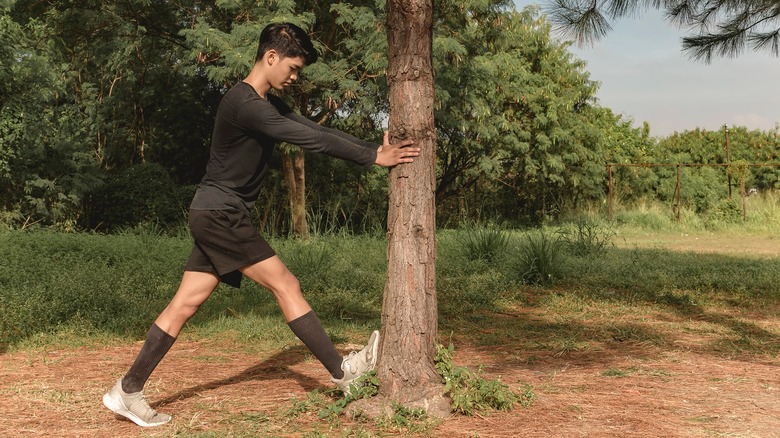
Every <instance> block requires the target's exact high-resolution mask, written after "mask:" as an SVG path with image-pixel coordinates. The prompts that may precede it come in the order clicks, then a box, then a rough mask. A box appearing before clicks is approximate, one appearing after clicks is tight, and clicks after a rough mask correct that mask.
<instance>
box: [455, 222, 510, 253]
mask: <svg viewBox="0 0 780 438" xmlns="http://www.w3.org/2000/svg"><path fill="white" fill-rule="evenodd" d="M460 243H461V245H462V246H463V251H464V253H465V254H466V257H467V258H468V259H469V260H471V261H476V260H481V261H484V262H486V263H492V262H494V261H496V260H497V259H498V258H500V257H501V256H503V255H504V252H505V251H506V249H507V247H508V246H509V233H508V232H507V231H506V230H502V229H500V228H498V227H497V226H495V225H487V226H479V225H476V224H472V225H467V226H466V227H464V229H463V232H462V233H460Z"/></svg>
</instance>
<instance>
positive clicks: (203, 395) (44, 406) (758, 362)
mask: <svg viewBox="0 0 780 438" xmlns="http://www.w3.org/2000/svg"><path fill="white" fill-rule="evenodd" d="M768 313H770V315H766V314H764V315H742V317H743V318H746V317H747V318H750V320H751V323H753V324H755V325H756V326H760V327H761V328H762V329H763V330H765V331H766V332H767V333H770V332H771V333H774V335H773V336H770V337H767V338H765V339H769V340H768V341H766V342H778V341H777V340H778V339H780V335H779V334H778V333H780V318H778V317H777V315H776V314H771V313H772V312H768ZM753 316H754V318H753ZM496 317H497V318H529V317H530V318H535V317H542V315H533V314H530V313H528V310H527V309H526V310H525V311H524V310H522V309H518V311H517V313H516V314H511V313H509V314H502V315H497V316H496ZM582 322H583V324H586V323H587V321H582ZM641 322H642V324H647V325H648V326H652V327H655V328H658V327H662V328H663V329H664V330H665V331H667V332H668V331H671V334H670V335H669V336H667V338H666V339H667V340H666V342H664V343H662V346H659V345H651V344H643V343H640V342H620V341H619V340H615V342H613V343H605V344H600V345H598V346H596V347H594V348H588V349H587V350H586V351H572V352H565V353H561V352H554V351H549V350H543V351H536V352H529V351H527V350H526V349H524V348H520V347H519V346H518V345H513V344H512V343H511V341H510V340H509V338H508V341H507V344H505V345H495V346H491V347H489V348H481V347H477V346H474V345H469V344H468V343H467V342H466V341H464V340H457V339H456V340H455V345H456V346H457V351H456V357H455V362H456V363H457V364H458V365H466V366H469V367H474V368H477V367H478V366H480V365H481V366H482V367H483V373H484V375H485V376H486V377H490V378H493V377H500V378H501V380H502V381H503V382H505V383H507V384H509V385H510V386H512V387H514V388H516V389H518V390H522V389H523V388H524V386H525V385H526V384H529V385H531V386H532V387H533V390H534V393H535V394H536V399H535V400H534V402H533V404H532V405H531V406H530V407H528V408H521V407H517V408H516V409H514V410H512V411H510V412H495V413H490V414H484V415H481V416H480V415H477V416H472V417H465V416H454V417H452V418H449V419H447V420H445V421H443V422H441V423H440V424H439V425H438V426H436V427H435V429H433V431H432V433H431V434H432V435H434V436H441V437H476V436H479V437H581V436H582V437H586V436H587V437H721V436H728V437H732V436H733V437H780V359H779V358H777V357H772V356H771V355H766V354H755V355H740V356H724V353H722V352H720V353H719V352H717V351H715V350H714V349H711V348H702V346H703V345H712V344H711V342H712V341H713V339H712V338H710V336H712V337H714V336H715V335H714V334H713V335H708V334H707V333H691V332H684V331H681V330H679V331H677V332H675V331H674V328H675V327H678V326H679V325H677V324H679V323H680V321H670V320H668V318H666V317H664V316H663V315H659V317H658V318H652V317H648V316H647V315H644V316H643V317H642V319H641ZM140 345H141V344H140V343H135V344H133V345H125V346H108V347H102V348H74V349H68V350H52V351H34V352H30V351H22V352H12V353H6V354H2V355H0V436H3V437H6V436H8V437H21V436H47V437H98V436H115V437H132V436H139V435H140V436H172V435H178V436H187V435H191V434H195V433H208V432H209V431H214V432H215V433H214V435H209V436H230V435H235V434H238V433H239V432H240V434H241V435H242V436H252V434H251V433H250V434H249V435H248V434H247V432H246V431H247V422H255V423H256V425H257V426H256V431H257V432H256V435H257V436H298V435H302V434H303V433H302V432H291V431H302V430H303V431H306V430H309V431H312V430H317V431H319V433H322V434H323V435H326V436H342V434H343V433H344V431H345V430H348V429H350V428H351V430H353V431H354V430H371V431H373V433H374V435H373V436H377V435H384V436H401V435H405V434H404V433H395V434H394V433H392V431H390V432H388V431H386V430H385V431H379V430H378V429H376V428H373V426H368V425H360V424H358V423H354V422H351V421H349V420H346V419H342V420H340V422H339V423H337V424H336V425H335V426H334V423H328V422H325V421H320V420H318V419H317V418H316V414H306V415H302V416H298V417H293V416H287V415H284V414H283V412H285V411H286V410H287V409H289V408H290V407H291V406H292V402H291V399H293V398H294V399H297V400H305V399H306V397H307V394H308V393H309V392H310V391H312V390H314V389H318V388H319V389H322V390H324V389H327V388H328V387H329V385H328V383H327V381H328V376H327V373H326V372H325V370H324V369H323V368H322V367H321V366H319V365H318V364H317V363H316V362H314V361H313V360H312V359H311V358H310V357H308V356H307V355H306V354H305V352H304V350H303V349H302V348H301V347H292V348H288V349H285V350H284V351H276V352H268V353H258V354H255V355H249V354H247V353H245V349H243V348H241V346H239V345H236V346H231V345H229V344H226V343H225V342H219V343H217V342H215V341H193V340H187V339H182V340H180V341H179V342H177V344H176V345H175V346H174V348H173V349H172V350H171V352H170V353H169V354H168V356H167V357H166V359H165V360H164V361H163V362H162V363H161V365H160V366H159V367H158V369H157V370H156V371H155V373H154V375H153V376H152V379H151V380H150V381H149V384H148V386H147V389H146V395H147V398H148V399H149V400H150V402H151V403H152V405H153V406H154V407H155V408H157V409H158V410H160V411H162V412H166V413H170V414H172V415H173V416H174V420H173V422H172V423H171V424H169V425H166V426H162V427H159V428H154V429H141V428H138V427H137V426H135V425H134V424H132V423H130V422H129V421H126V420H121V419H118V418H116V417H115V416H114V415H113V414H111V413H110V412H109V411H108V410H106V409H105V408H104V407H103V405H102V403H101V401H100V399H101V396H102V394H103V393H104V392H105V391H106V390H107V389H108V388H109V387H110V386H111V385H112V383H113V381H114V380H115V379H116V378H117V377H118V376H119V375H120V374H121V373H122V372H123V371H124V370H126V368H127V366H128V365H129V364H130V363H131V361H132V360H133V358H134V356H135V354H136V353H137V352H138V349H139V348H140ZM344 347H345V348H347V347H348V346H344ZM770 350H771V349H770ZM773 350H774V351H776V350H777V349H776V348H774V349H773ZM329 428H330V429H329ZM233 431H236V433H235V434H234V433H233ZM309 436H311V435H309Z"/></svg>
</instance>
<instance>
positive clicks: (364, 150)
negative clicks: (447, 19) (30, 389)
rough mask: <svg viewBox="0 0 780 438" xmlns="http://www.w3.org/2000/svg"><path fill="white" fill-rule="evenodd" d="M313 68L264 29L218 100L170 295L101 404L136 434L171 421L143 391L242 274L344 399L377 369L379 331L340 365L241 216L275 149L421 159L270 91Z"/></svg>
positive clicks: (289, 40)
mask: <svg viewBox="0 0 780 438" xmlns="http://www.w3.org/2000/svg"><path fill="white" fill-rule="evenodd" d="M316 60H317V52H316V50H315V49H314V46H313V45H312V42H311V40H310V39H309V36H308V35H307V34H306V32H305V31H304V30H303V29H301V28H299V27H297V26H295V25H293V24H288V23H282V24H270V25H268V26H266V27H265V29H263V31H262V32H261V34H260V43H259V47H258V49H257V56H256V58H255V64H254V66H253V67H252V70H251V71H250V72H249V75H248V76H247V77H246V78H245V79H244V80H243V81H241V82H239V83H238V84H236V85H235V86H233V87H232V88H231V89H230V90H229V91H228V92H227V93H226V94H225V96H224V97H223V98H222V101H221V102H220V105H219V108H218V110H217V115H216V121H215V124H214V131H213V134H212V140H211V152H210V158H209V161H208V164H207V166H206V174H205V176H204V177H203V180H202V181H201V182H200V184H199V185H198V189H197V191H196V193H195V197H194V199H193V200H192V204H191V205H190V212H189V227H190V231H191V234H192V236H193V238H194V241H195V242H194V246H193V248H192V254H191V255H190V258H189V260H188V261H187V265H186V267H185V270H184V275H183V276H182V280H181V284H180V286H179V289H178V290H177V292H176V294H175V295H174V297H173V299H172V300H171V302H170V303H169V304H168V306H167V307H166V308H165V309H164V310H163V311H162V313H161V314H160V315H159V316H158V317H157V319H156V320H155V322H154V324H152V326H151V328H150V329H149V332H148V333H147V335H146V341H145V343H144V345H143V347H142V348H141V351H140V352H139V353H138V356H137V357H136V359H135V361H134V362H133V364H132V366H131V367H130V369H129V370H128V371H127V374H125V375H124V377H122V378H121V379H119V380H118V381H117V382H116V385H115V386H114V387H113V388H112V389H111V390H110V391H109V392H108V393H106V394H105V395H104V396H103V403H104V404H105V405H106V407H108V409H110V410H111V411H113V412H114V413H116V414H119V415H122V416H124V417H127V418H128V419H130V420H132V421H133V422H135V423H136V424H138V425H139V426H144V427H149V426H159V425H161V424H165V423H167V422H169V421H170V420H171V416H170V415H166V414H162V413H159V412H157V411H155V410H154V409H152V408H151V407H150V406H149V404H148V403H147V402H146V400H145V398H144V395H143V388H144V385H145V384H146V381H147V379H148V378H149V376H150V375H151V373H152V371H153V370H154V369H155V367H157V364H159V362H160V360H162V358H163V356H165V354H166V353H167V352H168V350H169V349H170V347H171V345H173V343H174V341H175V340H176V337H177V336H178V335H179V332H180V331H181V329H182V327H183V326H184V323H185V322H187V320H189V319H190V318H191V317H192V316H193V315H194V314H195V312H197V310H198V308H199V307H200V305H201V304H203V303H204V302H205V301H206V299H207V298H208V297H209V296H210V295H211V293H212V292H213V291H214V289H216V287H217V286H218V285H219V283H220V281H221V282H224V283H226V284H229V285H231V286H234V287H240V285H241V279H242V278H243V276H247V277H249V278H250V279H252V280H254V281H256V282H257V283H258V284H260V285H261V286H263V287H265V288H266V289H268V290H270V291H271V292H272V293H273V294H274V297H275V298H276V301H277V303H278V304H279V308H280V309H281V311H282V314H283V315H284V318H285V320H286V321H287V323H288V325H289V327H290V329H292V331H293V333H295V335H296V336H297V337H298V338H299V339H300V340H301V341H302V342H303V343H304V344H305V345H306V347H308V348H309V349H310V350H311V352H312V353H313V354H314V356H315V357H316V358H317V359H318V360H319V361H320V362H321V363H322V364H323V365H324V366H325V368H326V369H327V370H328V372H330V374H331V375H332V376H333V377H332V378H331V381H332V382H333V383H335V384H336V385H337V386H338V387H339V388H340V389H341V390H342V391H344V392H345V393H348V392H349V385H350V383H352V382H354V380H355V379H357V378H358V377H360V376H361V375H362V374H364V373H366V372H367V371H370V370H371V369H373V367H374V365H375V364H376V360H377V347H378V344H379V333H378V332H377V331H374V332H373V333H372V334H371V336H370V338H369V340H368V343H367V345H366V346H365V347H364V348H363V349H362V350H360V351H359V352H352V353H350V355H348V356H345V357H341V355H339V353H338V352H337V351H336V348H335V347H334V345H333V342H332V341H331V340H330V338H328V336H327V334H326V333H325V330H324V329H323V327H322V323H321V322H320V320H319V318H317V315H316V314H315V313H314V311H312V309H311V307H310V306H309V304H308V303H307V302H306V300H305V299H304V297H303V294H302V293H301V288H300V284H299V282H298V280H297V279H296V278H295V276H294V275H293V274H292V273H291V272H290V271H289V270H288V269H287V267H286V266H285V265H284V263H282V261H281V260H280V259H279V257H277V256H276V253H275V252H274V250H273V249H272V248H271V246H270V245H269V244H268V242H266V241H265V239H263V237H262V236H261V235H260V234H259V233H258V231H257V228H256V227H255V226H253V225H252V223H251V221H250V215H249V212H250V210H251V208H252V206H253V205H254V203H255V202H256V201H257V197H258V194H259V192H260V185H261V183H262V181H263V179H264V178H265V176H266V174H267V173H268V170H269V167H270V162H271V156H272V152H273V149H274V146H275V145H276V143H278V142H280V141H283V142H288V143H292V144H296V145H299V146H301V147H303V148H305V149H308V150H311V151H316V152H319V153H323V154H327V155H330V156H332V157H336V158H340V159H344V160H348V161H351V162H354V163H357V164H360V165H364V166H370V165H372V164H376V165H379V166H385V167H391V166H395V165H398V164H403V163H411V162H412V161H413V159H414V157H416V156H418V155H419V154H420V150H419V148H413V147H411V146H410V145H411V144H412V143H413V142H412V141H411V140H407V141H404V142H402V143H398V144H389V141H388V136H387V133H385V139H384V143H383V144H382V145H377V144H374V143H369V142H366V141H363V140H359V139H357V138H355V137H352V136H351V135H348V134H345V133H343V132H341V131H338V130H335V129H328V128H324V127H321V126H320V125H318V124H316V123H314V122H312V121H310V120H308V119H307V118H305V117H303V116H300V115H298V114H296V113H294V112H293V111H292V110H291V109H290V108H289V107H288V106H287V105H286V104H285V103H284V101H282V99H280V98H279V97H277V96H274V95H273V94H270V93H269V91H270V90H271V89H274V90H283V89H284V88H286V87H288V86H289V85H291V84H292V83H293V82H294V81H295V80H296V79H297V78H298V75H299V74H300V71H301V69H302V68H303V67H304V66H306V65H308V64H312V63H314V62H316Z"/></svg>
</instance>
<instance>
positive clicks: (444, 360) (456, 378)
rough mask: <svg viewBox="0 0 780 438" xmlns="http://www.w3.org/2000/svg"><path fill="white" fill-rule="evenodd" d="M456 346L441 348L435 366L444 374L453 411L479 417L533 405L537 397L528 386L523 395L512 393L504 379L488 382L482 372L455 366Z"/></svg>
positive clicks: (438, 349)
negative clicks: (485, 413) (490, 411)
mask: <svg viewBox="0 0 780 438" xmlns="http://www.w3.org/2000/svg"><path fill="white" fill-rule="evenodd" d="M454 354H455V347H454V346H453V345H452V344H450V345H449V347H446V348H445V347H444V346H442V345H439V346H438V347H437V349H436V358H435V359H434V363H435V365H436V370H437V371H438V372H439V374H441V376H442V381H443V383H444V391H445V393H446V394H448V395H449V397H450V399H451V400H452V410H453V411H455V412H458V413H461V414H464V415H475V414H478V413H481V412H484V411H487V410H501V411H508V410H511V409H512V408H513V407H514V405H515V404H516V403H520V404H521V405H522V406H526V407H527V406H530V404H531V403H532V402H533V399H534V398H535V395H534V393H533V391H532V390H531V389H530V388H529V387H526V390H525V392H524V393H523V394H518V393H516V392H514V391H512V389H511V388H509V386H507V385H506V384H505V383H502V382H501V381H500V380H498V379H495V380H487V379H484V378H483V377H481V376H480V372H481V371H478V372H473V371H470V370H469V369H468V368H466V367H458V366H455V364H454V363H453V357H454Z"/></svg>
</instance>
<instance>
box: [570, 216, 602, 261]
mask: <svg viewBox="0 0 780 438" xmlns="http://www.w3.org/2000/svg"><path fill="white" fill-rule="evenodd" d="M559 235H560V237H561V240H562V241H563V244H564V245H565V246H566V248H567V249H568V250H569V253H570V254H573V255H575V256H577V257H588V256H598V255H600V254H603V253H604V252H605V251H606V250H607V248H609V247H610V246H611V245H612V238H613V237H615V231H614V230H613V229H612V228H606V229H603V228H602V227H601V226H600V225H599V224H597V223H594V222H591V221H588V220H584V219H581V220H578V221H577V222H576V223H574V225H573V226H572V227H564V228H561V230H560V231H559Z"/></svg>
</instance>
